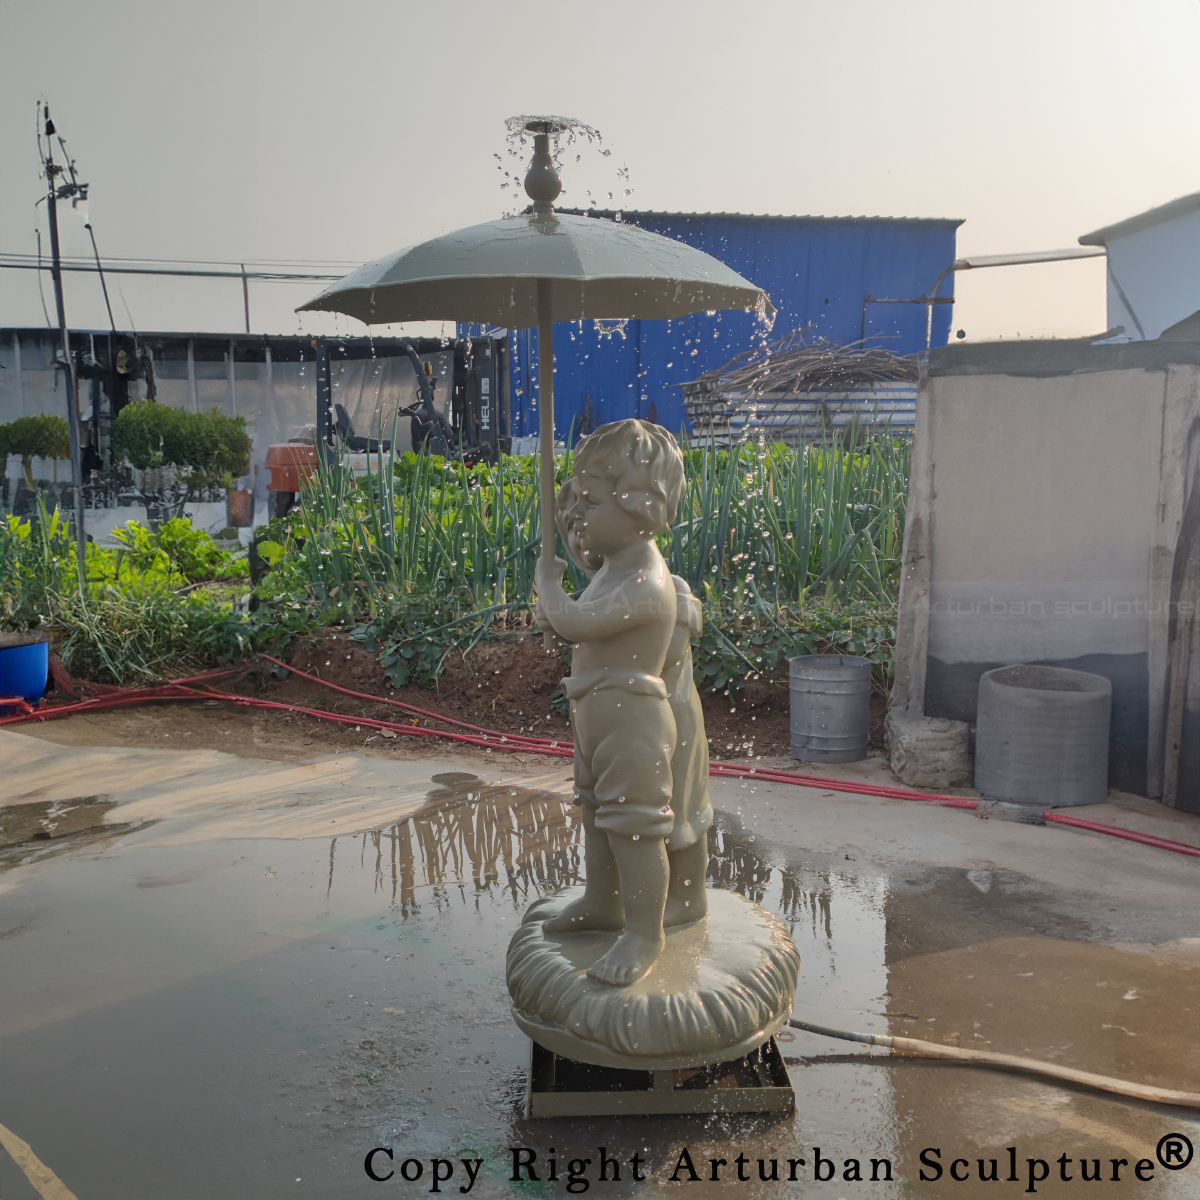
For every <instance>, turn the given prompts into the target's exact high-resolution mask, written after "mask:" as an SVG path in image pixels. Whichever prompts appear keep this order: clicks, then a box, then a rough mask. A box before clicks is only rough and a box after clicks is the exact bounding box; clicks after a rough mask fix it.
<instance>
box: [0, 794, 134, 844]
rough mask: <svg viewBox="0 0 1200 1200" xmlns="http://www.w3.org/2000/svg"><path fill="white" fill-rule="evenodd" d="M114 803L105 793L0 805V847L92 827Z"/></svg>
mask: <svg viewBox="0 0 1200 1200" xmlns="http://www.w3.org/2000/svg"><path fill="white" fill-rule="evenodd" d="M115 806H116V801H115V800H109V799H108V797H106V796H79V797H76V798H75V799H73V800H37V801H33V802H32V803H28V804H5V805H0V848H3V847H8V846H19V845H20V844H21V843H22V842H32V841H48V840H50V839H51V838H61V837H69V836H70V835H71V834H74V833H81V832H82V831H83V830H85V829H95V828H97V827H98V826H100V825H103V824H104V814H105V813H106V812H108V811H109V809H111V808H114V807H115Z"/></svg>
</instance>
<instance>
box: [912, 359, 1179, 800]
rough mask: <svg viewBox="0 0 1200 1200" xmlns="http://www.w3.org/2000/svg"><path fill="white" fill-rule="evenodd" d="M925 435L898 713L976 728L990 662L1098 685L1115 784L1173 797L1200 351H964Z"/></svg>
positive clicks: (924, 403) (925, 405)
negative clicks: (1106, 700)
mask: <svg viewBox="0 0 1200 1200" xmlns="http://www.w3.org/2000/svg"><path fill="white" fill-rule="evenodd" d="M915 436H916V441H915V445H914V453H913V461H912V480H911V483H910V488H909V502H908V521H907V527H906V533H905V551H904V572H903V578H902V583H901V591H900V611H899V621H898V625H897V643H896V687H895V689H894V692H893V697H892V703H893V706H895V707H898V708H899V709H901V710H903V711H904V712H906V713H908V714H909V715H912V714H913V713H922V712H923V713H924V714H925V715H927V716H931V717H952V718H955V719H959V720H965V721H973V720H974V718H975V712H976V704H977V696H978V685H979V677H980V675H981V674H982V673H983V672H984V671H986V670H989V669H991V668H992V667H997V666H1001V665H1004V664H1007V663H1016V662H1028V663H1037V662H1041V663H1050V664H1054V665H1058V666H1066V667H1073V668H1075V669H1078V670H1083V671H1089V672H1093V673H1096V674H1100V675H1103V676H1105V677H1106V678H1108V679H1109V680H1111V682H1112V685H1113V707H1112V739H1111V742H1110V759H1109V779H1110V784H1111V786H1114V787H1119V788H1125V789H1127V790H1131V791H1137V792H1141V793H1143V794H1147V795H1160V794H1161V792H1162V780H1163V769H1164V762H1165V759H1164V754H1165V752H1166V751H1165V746H1166V743H1165V731H1166V726H1165V724H1164V712H1165V709H1164V704H1165V700H1166V695H1167V688H1168V683H1169V663H1168V658H1169V654H1168V650H1169V636H1170V629H1171V627H1172V626H1171V619H1172V615H1173V614H1174V613H1175V611H1176V609H1175V608H1174V607H1173V605H1174V600H1173V598H1172V597H1173V587H1174V584H1173V579H1174V575H1175V574H1176V573H1177V568H1178V563H1177V562H1176V561H1175V560H1176V547H1177V544H1178V541H1179V538H1180V536H1181V530H1182V528H1183V525H1182V522H1183V516H1184V511H1185V507H1186V503H1187V497H1188V495H1189V489H1190V488H1191V487H1192V483H1191V482H1190V481H1192V480H1193V478H1195V479H1196V480H1198V481H1200V467H1198V465H1197V463H1198V462H1200V347H1197V346H1195V345H1194V344H1190V343H1164V342H1139V343H1134V344H1130V345H1124V346H1116V345H1108V346H1091V345H1087V344H1083V343H1073V342H1042V343H1024V344H1007V343H999V344H991V345H986V344H981V345H978V346H975V347H961V348H960V347H949V348H947V349H945V350H941V351H937V352H935V354H934V355H933V356H932V357H931V360H930V363H929V367H928V370H927V373H926V374H925V375H924V376H923V378H922V380H921V384H920V388H919V392H918V399H917V427H916V435H915ZM1196 486H1200V482H1197V483H1196Z"/></svg>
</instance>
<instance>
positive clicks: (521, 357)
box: [458, 212, 961, 437]
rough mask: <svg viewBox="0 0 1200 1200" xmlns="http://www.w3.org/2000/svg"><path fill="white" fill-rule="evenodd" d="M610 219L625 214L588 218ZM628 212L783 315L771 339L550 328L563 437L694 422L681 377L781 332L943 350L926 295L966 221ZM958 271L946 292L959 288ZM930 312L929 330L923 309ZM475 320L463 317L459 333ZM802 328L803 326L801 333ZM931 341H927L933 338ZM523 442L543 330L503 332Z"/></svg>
mask: <svg viewBox="0 0 1200 1200" xmlns="http://www.w3.org/2000/svg"><path fill="white" fill-rule="evenodd" d="M590 215H593V216H603V217H610V218H614V217H616V216H617V215H618V214H616V213H610V212H605V213H592V214H590ZM620 219H622V220H624V221H629V222H632V223H633V224H636V225H638V226H640V227H641V228H643V229H648V230H651V231H652V232H654V233H660V234H662V235H664V236H665V237H670V238H676V239H677V240H679V241H681V242H686V243H688V244H689V245H691V246H696V247H697V248H699V249H701V250H704V251H706V252H707V253H709V254H711V255H713V257H714V258H719V259H720V260H721V261H722V262H725V263H727V264H728V265H729V266H730V267H732V268H733V269H734V270H735V271H737V272H739V273H740V274H742V275H744V276H745V277H746V278H747V279H749V280H751V281H752V282H753V283H756V284H758V286H759V287H761V288H763V290H764V291H766V292H767V294H768V295H769V296H770V297H771V302H772V303H773V304H774V305H775V307H776V309H777V310H778V315H777V317H776V319H775V323H774V329H773V333H770V332H768V331H767V330H766V329H765V327H764V326H763V324H762V323H761V322H760V321H759V320H758V318H756V317H755V316H754V315H753V314H750V313H740V312H725V313H716V314H714V315H712V316H708V315H706V314H704V313H700V314H697V315H695V316H690V317H684V318H681V319H678V320H674V321H630V322H628V324H627V325H625V326H624V328H623V329H616V328H614V326H615V325H616V323H615V322H605V323H604V325H607V326H608V327H609V328H597V326H596V324H595V323H594V322H592V321H584V322H578V323H566V324H563V325H559V326H557V327H556V328H555V331H554V350H555V373H554V401H555V404H554V408H555V431H556V434H557V436H558V437H565V436H566V434H567V431H568V429H570V428H571V427H572V425H573V427H574V431H575V433H576V434H578V433H579V432H580V430H581V429H582V430H583V431H584V432H587V431H588V430H590V429H592V428H595V427H596V426H597V425H602V424H604V423H605V422H606V421H617V420H621V419H623V418H625V417H641V418H642V419H644V420H652V421H657V422H658V423H659V424H660V425H664V426H666V427H667V428H668V429H670V430H672V432H674V431H676V430H678V429H680V428H681V427H684V426H686V423H687V422H686V417H685V414H684V409H683V398H682V394H681V392H680V389H679V385H680V384H682V383H684V382H686V381H687V380H690V379H694V378H695V377H696V376H697V375H700V374H701V373H703V372H704V371H708V370H711V369H713V368H716V367H719V366H722V365H723V364H724V363H726V362H728V361H729V360H730V359H731V358H732V357H733V356H734V355H735V354H738V353H740V352H741V351H743V350H748V349H750V348H751V347H752V346H754V345H757V344H761V342H762V341H763V340H764V339H766V338H769V337H772V336H779V335H780V334H782V333H784V332H786V331H788V330H791V329H796V328H804V327H808V331H809V332H811V335H812V336H813V337H823V338H826V339H828V340H830V341H833V342H839V343H842V344H850V343H854V342H859V341H861V340H863V339H864V338H867V339H871V340H872V342H873V343H876V344H878V345H881V346H883V347H885V348H886V349H888V350H891V351H893V352H894V353H896V354H911V353H914V352H916V351H918V350H924V349H925V348H926V346H927V345H929V344H931V345H933V346H943V345H945V344H946V340H947V338H948V335H949V330H950V305H949V304H948V303H941V304H938V305H935V306H932V310H931V307H930V306H928V305H927V304H925V303H924V298H925V297H927V296H928V295H929V293H930V291H931V290H932V289H933V287H934V286H935V284H936V283H937V280H938V276H939V275H940V274H941V273H942V271H943V270H944V269H945V268H946V267H948V266H949V265H950V264H951V263H952V262H953V261H954V239H955V230H956V229H957V228H958V226H959V225H960V224H961V221H958V220H953V219H940V218H933V219H926V218H907V217H774V216H747V215H743V214H740V213H659V212H625V213H621V214H620ZM953 278H954V275H953V272H949V273H948V274H947V276H946V281H945V284H944V285H943V287H942V288H941V290H940V293H939V296H940V297H941V298H942V299H943V300H945V299H946V298H947V297H949V296H950V295H951V293H952V289H953ZM930 311H932V324H931V327H927V324H926V321H927V315H928V314H929V313H930ZM475 332H477V327H475V326H468V325H460V326H459V328H458V333H459V335H460V336H469V335H470V334H473V333H475ZM806 336H807V334H806ZM927 337H928V339H929V340H928V342H927ZM508 361H509V367H510V377H509V397H508V403H509V411H510V417H511V432H512V435H513V436H514V437H521V436H528V435H533V434H536V433H537V411H536V409H534V408H532V407H531V405H530V400H531V397H533V396H534V395H536V383H537V331H536V330H526V329H522V330H516V331H511V332H510V333H509V335H508Z"/></svg>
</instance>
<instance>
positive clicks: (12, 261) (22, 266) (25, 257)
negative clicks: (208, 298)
mask: <svg viewBox="0 0 1200 1200" xmlns="http://www.w3.org/2000/svg"><path fill="white" fill-rule="evenodd" d="M113 261H114V260H112V259H109V260H108V262H107V263H106V264H105V265H104V266H103V271H104V273H105V274H108V275H170V276H176V277H187V278H193V279H253V280H255V281H256V282H262V281H266V282H275V283H287V282H291V281H295V282H298V283H299V282H307V283H328V282H332V281H334V280H338V279H341V278H342V277H343V276H344V275H345V274H346V273H347V270H353V269H354V267H349V268H347V270H342V271H339V272H337V273H336V274H329V273H325V272H317V271H268V270H251V269H247V270H246V271H242V270H240V269H239V270H232V271H220V270H213V269H205V268H202V267H197V268H192V267H169V266H161V267H155V266H114V265H112V264H113ZM116 261H124V260H116ZM143 261H147V260H143ZM359 265H360V264H357V263H356V264H354V266H355V267H356V266H359ZM0 268H8V269H10V270H15V271H44V270H45V269H46V268H45V265H44V263H43V262H39V261H38V260H37V258H36V257H35V256H34V255H31V254H0ZM61 269H62V270H64V271H82V272H86V273H90V274H93V275H95V274H97V273H98V271H99V270H100V268H99V267H98V266H97V264H96V263H94V262H88V261H87V260H86V259H73V260H72V259H63V260H62V267H61Z"/></svg>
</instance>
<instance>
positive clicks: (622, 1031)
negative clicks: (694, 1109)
mask: <svg viewBox="0 0 1200 1200" xmlns="http://www.w3.org/2000/svg"><path fill="white" fill-rule="evenodd" d="M582 890H583V889H582V888H578V887H574V888H564V889H561V890H560V891H559V892H557V893H555V895H554V896H552V897H546V898H545V899H543V900H540V901H538V902H537V903H536V904H533V905H532V906H531V907H530V909H529V911H528V912H527V913H526V914H525V918H524V923H523V924H522V926H521V928H520V929H519V930H518V931H517V933H516V934H515V935H514V937H513V939H512V942H511V943H510V944H509V947H508V967H507V976H508V993H509V995H510V996H511V998H512V1005H513V1009H512V1011H513V1018H514V1019H515V1020H516V1022H517V1024H518V1025H519V1026H520V1027H521V1029H522V1030H523V1031H524V1032H525V1033H527V1034H528V1035H529V1036H530V1037H531V1038H533V1040H534V1041H536V1042H539V1043H540V1044H541V1045H543V1046H545V1047H546V1048H547V1049H549V1050H553V1051H554V1053H555V1054H560V1055H562V1056H564V1057H566V1058H571V1059H575V1060H576V1061H577V1062H585V1063H596V1064H598V1065H600V1066H604V1067H622V1068H627V1069H632V1070H647V1071H665V1070H669V1069H674V1068H679V1067H698V1066H702V1065H704V1064H706V1063H714V1062H728V1061H729V1060H731V1059H735V1058H740V1057H741V1056H742V1055H745V1054H748V1053H750V1051H752V1050H754V1049H756V1048H757V1047H758V1046H761V1045H762V1044H763V1043H764V1042H765V1041H767V1039H768V1038H770V1037H772V1036H773V1035H774V1034H775V1033H776V1032H777V1031H778V1030H779V1029H780V1028H781V1027H782V1026H783V1025H784V1024H785V1023H786V1022H787V1019H788V1016H789V1014H790V1013H791V1011H792V997H793V996H794V994H795V991H796V978H797V976H798V974H799V972H800V953H799V951H798V950H797V949H796V946H795V944H794V943H793V941H792V939H791V935H790V934H789V933H788V931H787V928H786V926H785V925H784V924H783V922H782V921H780V920H779V919H778V918H777V917H774V916H772V915H771V914H770V913H769V912H767V911H766V909H763V908H760V907H759V906H758V905H757V904H751V903H750V901H748V900H744V899H743V898H742V897H741V896H738V895H737V894H736V893H734V892H726V891H721V890H717V889H714V890H710V891H709V892H708V916H707V917H704V918H703V919H701V920H699V921H693V922H692V923H691V924H690V925H680V926H676V927H674V928H671V929H669V930H667V944H666V948H665V949H664V950H663V952H662V954H661V955H660V956H659V958H658V959H657V960H656V961H655V963H654V966H653V967H652V968H651V969H650V973H649V974H648V975H646V976H645V977H643V978H642V979H639V980H638V981H637V982H636V983H633V984H630V985H629V986H628V987H619V988H618V987H609V986H608V985H607V984H603V983H597V982H595V981H594V980H592V979H589V978H588V976H587V969H588V967H590V966H591V965H592V963H593V962H595V961H596V960H597V959H598V958H600V957H601V956H602V955H603V954H605V953H606V952H607V950H608V949H609V947H610V946H611V945H612V944H613V942H614V941H616V939H617V936H618V935H617V934H616V933H611V932H590V933H546V932H545V931H544V929H543V927H542V921H543V919H545V918H547V917H549V916H550V914H551V912H555V911H558V910H559V909H561V908H562V907H563V905H564V904H566V903H567V902H568V901H570V900H571V899H573V898H574V897H575V896H577V895H579V894H581V892H582Z"/></svg>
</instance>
